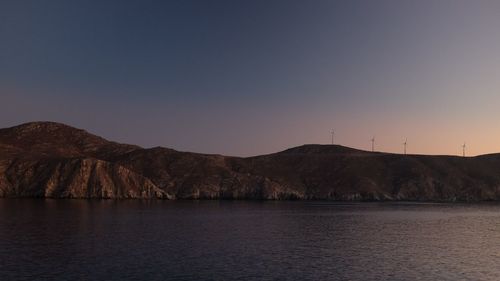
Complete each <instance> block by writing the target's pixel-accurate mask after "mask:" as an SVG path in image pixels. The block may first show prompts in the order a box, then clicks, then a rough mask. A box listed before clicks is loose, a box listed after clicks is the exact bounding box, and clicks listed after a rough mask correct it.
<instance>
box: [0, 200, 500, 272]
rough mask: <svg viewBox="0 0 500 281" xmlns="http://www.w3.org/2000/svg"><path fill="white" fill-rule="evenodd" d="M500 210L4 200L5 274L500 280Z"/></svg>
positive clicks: (0, 266)
mask: <svg viewBox="0 0 500 281" xmlns="http://www.w3.org/2000/svg"><path fill="white" fill-rule="evenodd" d="M498 245H500V206H497V205H487V204H483V205H454V204H409V203H405V204H388V203H384V204H379V203H360V204H340V203H327V202H248V201H201V202H200V201H178V202H171V201H135V200H130V201H127V200H124V201H113V200H102V201H86V200H41V199H40V200H31V199H3V200H0V279H1V280H34V279H45V280H47V279H49V280H50V279H52V280H457V279H465V280H500V269H499V267H498V264H500V250H499V249H500V248H499V247H498Z"/></svg>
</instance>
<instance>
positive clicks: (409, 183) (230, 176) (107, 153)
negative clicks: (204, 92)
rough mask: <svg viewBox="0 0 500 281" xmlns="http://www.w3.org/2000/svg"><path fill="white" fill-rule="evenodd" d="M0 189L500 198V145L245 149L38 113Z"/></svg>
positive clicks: (11, 135) (15, 134)
mask: <svg viewBox="0 0 500 281" xmlns="http://www.w3.org/2000/svg"><path fill="white" fill-rule="evenodd" d="M0 197H50V198H145V199H148V198H162V199H325V200H418V201H429V200H432V201H481V200H499V199H500V154H491V155H483V156H478V157H454V156H426V155H400V154H389V153H372V152H366V151H361V150H356V149H352V148H348V147H343V146H337V145H304V146H300V147H295V148H291V149H288V150H285V151H282V152H278V153H274V154H269V155H263V156H257V157H249V158H239V157H228V156H221V155H207V154H196V153H189V152H179V151H175V150H172V149H167V148H160V147H158V148H150V149H144V148H141V147H138V146H134V145H126V144H119V143H115V142H111V141H107V140H105V139H103V138H101V137H98V136H95V135H92V134H90V133H88V132H86V131H84V130H80V129H76V128H72V127H70V126H67V125H63V124H59V123H53V122H33V123H27V124H23V125H19V126H16V127H12V128H6V129H0Z"/></svg>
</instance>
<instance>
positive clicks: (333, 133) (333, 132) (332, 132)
mask: <svg viewBox="0 0 500 281" xmlns="http://www.w3.org/2000/svg"><path fill="white" fill-rule="evenodd" d="M330 133H331V134H332V144H334V142H333V137H334V136H335V131H334V130H333V129H332V131H331V132H330Z"/></svg>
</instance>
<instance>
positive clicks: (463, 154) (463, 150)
mask: <svg viewBox="0 0 500 281" xmlns="http://www.w3.org/2000/svg"><path fill="white" fill-rule="evenodd" d="M465 147H466V146H465V142H464V144H463V145H462V156H463V157H465Z"/></svg>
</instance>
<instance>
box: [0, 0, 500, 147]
mask: <svg viewBox="0 0 500 281" xmlns="http://www.w3.org/2000/svg"><path fill="white" fill-rule="evenodd" d="M35 120H50V121H57V122H63V123H66V124H69V125H72V126H76V127H79V128H84V129H86V130H88V131H90V132H92V133H95V134H98V135H101V136H103V137H106V138H108V139H111V140H116V141H119V142H126V143H134V144H139V145H141V146H144V147H152V146H165V147H171V148H174V149H178V150H188V151H195V152H205V153H220V154H227V155H241V156H248V155H256V154H263V153H270V152H275V151H279V150H282V149H285V148H288V147H291V146H296V145H301V144H304V143H329V141H330V133H329V132H330V130H331V129H332V128H335V131H336V140H337V142H338V143H340V144H342V145H346V146H351V147H356V148H361V149H369V148H370V141H369V140H370V138H371V137H372V135H375V136H376V139H377V143H376V148H377V149H378V150H382V151H388V152H398V153H399V152H402V149H403V146H402V143H403V141H404V139H405V138H406V137H407V138H408V151H409V152H410V153H422V154H454V155H457V154H461V144H462V143H463V142H464V141H466V142H467V145H468V149H467V151H468V152H467V153H468V154H469V155H477V154H484V153H491V152H499V151H500V1H478V0H474V1H472V0H471V1H460V0H449V1H446V0H440V1H430V0H429V1H424V0H414V1H405V0H394V1H381V0H379V1H371V0H367V1H353V0H349V1H333V0H331V1H305V0H304V1H292V0H283V1H273V0H264V1H257V0H251V1H250V0H249V1H238V0H229V1H205V0H203V1H184V0H183V1H180V0H179V1H143V0H141V1H139V0H137V1H125V0H119V1H108V0H99V1H66V0H60V1H57V0H56V1H50V0H47V1H38V0H33V1H23V0H12V1H10V0H1V1H0V127H8V126H13V125H17V124H20V123H23V122H28V121H35Z"/></svg>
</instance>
